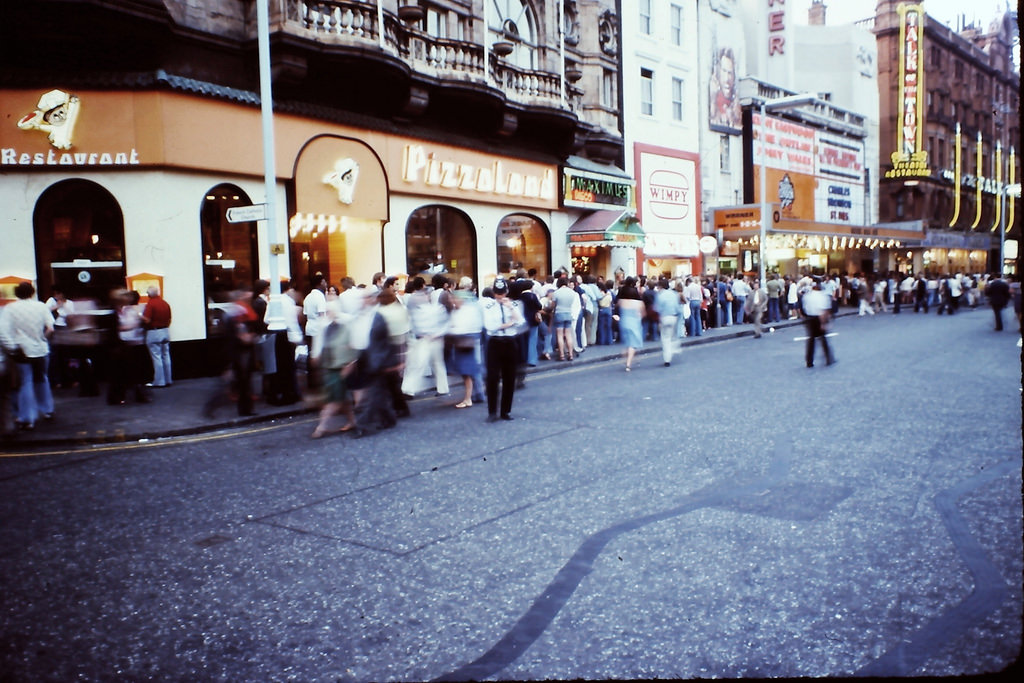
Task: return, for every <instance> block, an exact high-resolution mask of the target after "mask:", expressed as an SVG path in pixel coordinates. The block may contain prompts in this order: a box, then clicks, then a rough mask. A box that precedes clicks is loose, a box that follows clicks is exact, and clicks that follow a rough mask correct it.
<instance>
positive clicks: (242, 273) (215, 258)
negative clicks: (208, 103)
mask: <svg viewBox="0 0 1024 683" xmlns="http://www.w3.org/2000/svg"><path fill="white" fill-rule="evenodd" d="M250 204H252V202H251V201H250V200H249V196H248V195H247V194H245V192H243V191H242V190H241V189H239V188H238V187H236V186H234V185H229V184H223V185H217V186H216V187H213V188H211V189H210V190H209V191H208V192H207V193H206V196H205V197H204V198H203V202H202V206H201V208H200V210H199V216H200V219H199V220H200V225H201V230H202V238H203V292H204V294H205V295H206V303H207V306H209V305H210V304H221V303H224V302H225V301H227V300H228V297H229V295H230V293H231V292H232V291H233V290H237V289H243V288H248V287H252V284H253V281H254V280H255V279H256V273H257V272H258V264H259V261H258V255H257V249H258V243H257V239H256V222H255V221H252V222H249V223H228V219H227V211H228V209H230V208H232V207H235V206H248V205H250ZM207 324H208V329H207V331H208V332H210V331H211V330H210V329H209V325H216V324H217V323H216V318H211V317H210V316H209V315H208V316H207Z"/></svg>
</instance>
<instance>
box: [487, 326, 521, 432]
mask: <svg viewBox="0 0 1024 683" xmlns="http://www.w3.org/2000/svg"><path fill="white" fill-rule="evenodd" d="M518 363H519V345H518V344H517V343H516V338H515V337H491V338H489V339H488V340H487V413H488V414H489V415H495V414H497V412H498V382H499V381H500V382H501V414H502V415H508V414H509V413H511V412H512V395H513V394H514V393H515V389H516V365H517V364H518Z"/></svg>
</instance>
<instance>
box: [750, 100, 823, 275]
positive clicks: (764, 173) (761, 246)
mask: <svg viewBox="0 0 1024 683" xmlns="http://www.w3.org/2000/svg"><path fill="white" fill-rule="evenodd" d="M817 99H818V98H817V96H816V95H813V94H811V93H802V94H799V95H787V96H785V97H777V98H775V99H773V100H762V101H761V220H760V221H758V222H759V223H760V238H761V239H760V242H759V243H758V245H757V260H758V271H759V273H760V280H761V286H762V287H763V286H764V282H765V280H764V275H765V272H764V271H765V256H767V250H766V248H765V242H766V241H767V238H768V230H767V225H768V221H770V220H771V219H772V216H771V206H770V205H769V203H768V163H767V162H768V147H767V144H768V141H767V136H768V124H767V118H768V112H770V111H779V110H782V109H793V108H794V107H800V106H803V105H805V104H810V103H811V102H814V101H815V100H817Z"/></svg>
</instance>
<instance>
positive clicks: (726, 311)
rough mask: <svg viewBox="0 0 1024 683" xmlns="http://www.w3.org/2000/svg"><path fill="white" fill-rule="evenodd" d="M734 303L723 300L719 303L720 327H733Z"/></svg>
mask: <svg viewBox="0 0 1024 683" xmlns="http://www.w3.org/2000/svg"><path fill="white" fill-rule="evenodd" d="M731 309H732V302H731V301H728V300H726V299H722V300H721V301H719V302H718V326H719V327H728V326H729V325H732V320H731V318H732V310H731Z"/></svg>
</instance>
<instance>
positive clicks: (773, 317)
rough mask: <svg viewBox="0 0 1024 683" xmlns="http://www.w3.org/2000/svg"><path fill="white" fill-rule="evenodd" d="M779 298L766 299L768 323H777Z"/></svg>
mask: <svg viewBox="0 0 1024 683" xmlns="http://www.w3.org/2000/svg"><path fill="white" fill-rule="evenodd" d="M779 320H780V318H779V298H778V297H775V298H774V299H771V298H769V299H768V322H770V323H777V322H779Z"/></svg>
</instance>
